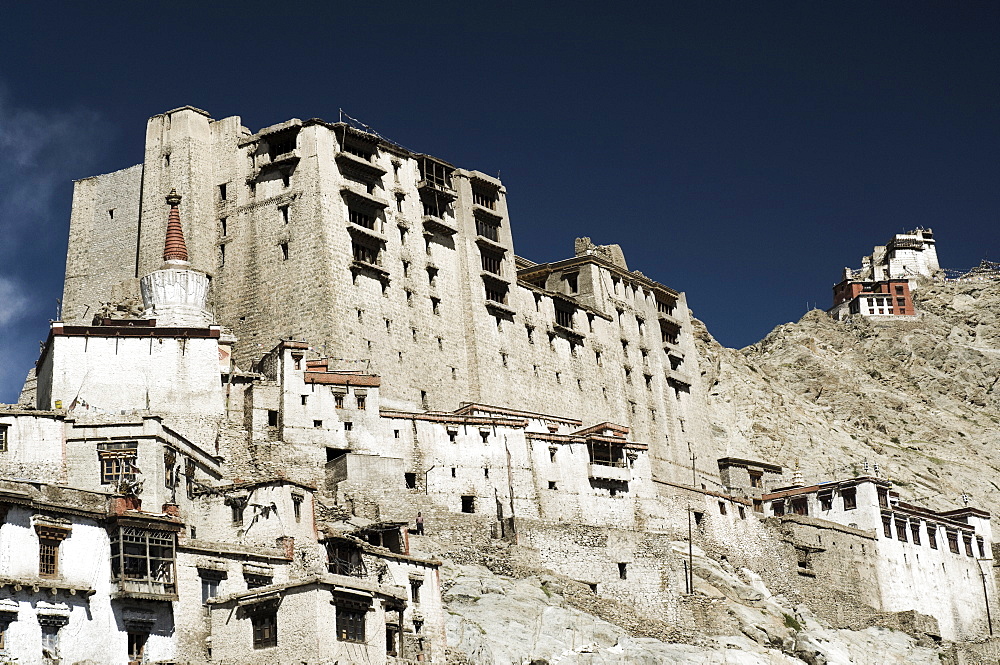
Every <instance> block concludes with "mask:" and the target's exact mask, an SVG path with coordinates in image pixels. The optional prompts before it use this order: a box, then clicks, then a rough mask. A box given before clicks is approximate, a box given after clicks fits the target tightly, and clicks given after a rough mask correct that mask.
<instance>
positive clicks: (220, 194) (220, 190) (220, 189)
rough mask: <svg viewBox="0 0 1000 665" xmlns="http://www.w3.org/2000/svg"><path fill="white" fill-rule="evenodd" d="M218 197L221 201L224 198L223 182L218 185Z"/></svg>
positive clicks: (224, 185)
mask: <svg viewBox="0 0 1000 665" xmlns="http://www.w3.org/2000/svg"><path fill="white" fill-rule="evenodd" d="M219 198H220V199H221V200H223V201H225V200H226V184H225V183H223V184H221V185H219Z"/></svg>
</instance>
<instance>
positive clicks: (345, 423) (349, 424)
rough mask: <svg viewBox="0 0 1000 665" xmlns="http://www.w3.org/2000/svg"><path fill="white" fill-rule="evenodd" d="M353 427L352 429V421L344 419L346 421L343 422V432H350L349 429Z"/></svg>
mask: <svg viewBox="0 0 1000 665" xmlns="http://www.w3.org/2000/svg"><path fill="white" fill-rule="evenodd" d="M353 429H354V423H352V422H351V421H349V420H348V421H346V422H344V431H345V432H350V431H351V430H353Z"/></svg>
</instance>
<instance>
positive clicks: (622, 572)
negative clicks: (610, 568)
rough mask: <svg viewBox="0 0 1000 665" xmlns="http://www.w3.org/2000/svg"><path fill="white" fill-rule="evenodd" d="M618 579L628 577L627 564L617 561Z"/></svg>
mask: <svg viewBox="0 0 1000 665" xmlns="http://www.w3.org/2000/svg"><path fill="white" fill-rule="evenodd" d="M618 579H620V580H626V579H628V564H627V563H619V564H618Z"/></svg>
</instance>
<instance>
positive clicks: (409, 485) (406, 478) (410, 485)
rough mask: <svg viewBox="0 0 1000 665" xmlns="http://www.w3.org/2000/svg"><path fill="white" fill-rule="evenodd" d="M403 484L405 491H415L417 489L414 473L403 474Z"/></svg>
mask: <svg viewBox="0 0 1000 665" xmlns="http://www.w3.org/2000/svg"><path fill="white" fill-rule="evenodd" d="M403 482H404V483H405V484H406V489H408V490H415V489H417V474H415V473H410V472H407V473H404V474H403Z"/></svg>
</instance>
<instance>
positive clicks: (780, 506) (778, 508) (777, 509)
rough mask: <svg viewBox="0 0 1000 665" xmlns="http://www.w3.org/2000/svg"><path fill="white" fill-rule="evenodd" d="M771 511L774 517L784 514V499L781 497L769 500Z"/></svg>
mask: <svg viewBox="0 0 1000 665" xmlns="http://www.w3.org/2000/svg"><path fill="white" fill-rule="evenodd" d="M771 513H772V514H773V515H774V516H775V517H781V516H782V515H784V514H785V501H784V499H781V500H779V501H772V502H771Z"/></svg>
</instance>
